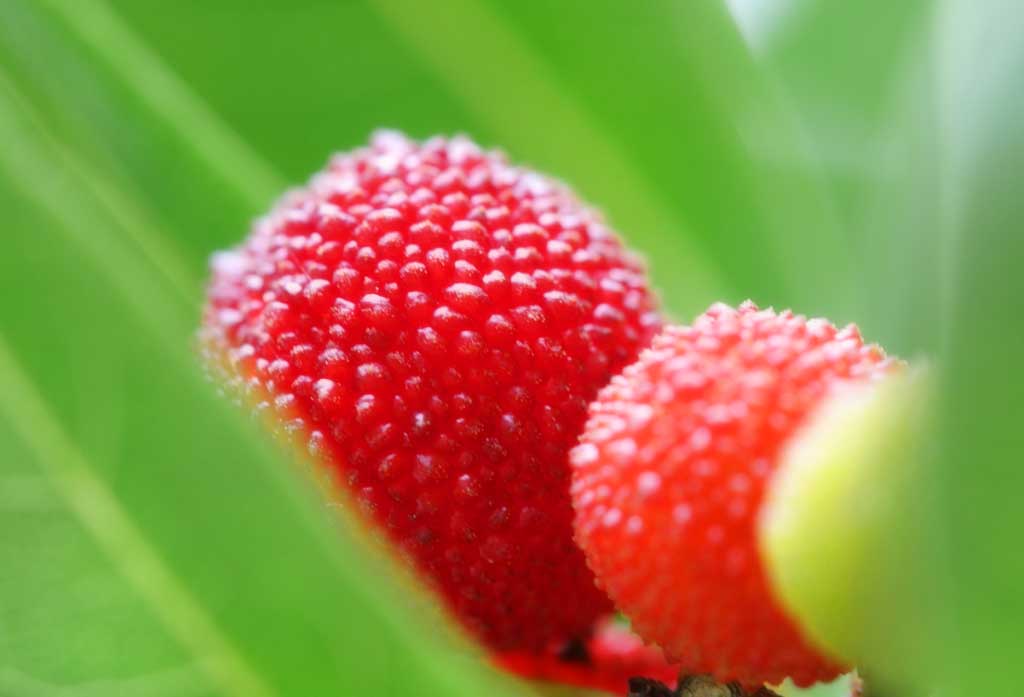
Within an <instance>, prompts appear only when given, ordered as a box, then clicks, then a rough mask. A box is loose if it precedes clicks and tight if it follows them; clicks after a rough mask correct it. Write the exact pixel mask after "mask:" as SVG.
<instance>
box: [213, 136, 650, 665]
mask: <svg viewBox="0 0 1024 697" xmlns="http://www.w3.org/2000/svg"><path fill="white" fill-rule="evenodd" d="M652 307H653V300H652V296H651V294H650V292H649V291H648V288H647V283H646V280H645V276H644V273H643V270H642V268H641V266H640V264H639V263H638V262H637V260H636V259H635V258H633V257H632V256H631V255H629V254H628V253H627V252H626V251H625V250H624V249H623V247H622V245H621V244H620V242H619V241H618V239H617V238H616V236H615V235H614V234H613V233H612V232H611V231H610V230H609V229H608V228H606V227H605V226H604V225H603V224H602V222H601V221H600V218H599V217H598V215H597V214H596V213H595V212H594V211H592V210H590V209H588V208H586V207H584V206H583V205H582V204H581V203H580V202H579V201H578V200H577V199H576V198H575V197H574V196H573V195H572V193H571V192H570V191H569V190H568V189H566V188H565V187H564V186H563V185H561V184H559V183H557V182H555V181H552V180H551V179H548V178H546V177H544V176H542V175H540V174H537V173H534V172H530V171H528V170H525V169H521V168H518V167H514V166H511V165H509V164H507V163H506V161H505V160H504V159H503V157H502V156H500V155H499V154H496V153H492V152H484V151H482V150H481V149H479V148H478V147H477V146H476V145H475V144H473V143H472V142H471V141H469V140H467V139H466V138H462V137H457V138H453V139H451V140H445V139H442V138H435V139H432V140H429V141H427V142H425V143H423V144H418V143H415V142H413V141H411V140H408V139H407V138H405V137H404V136H402V135H400V134H395V133H380V134H378V135H376V136H375V137H374V139H373V141H372V143H371V145H370V146H369V147H368V148H364V149H361V150H357V151H355V152H353V153H350V154H345V155H339V156H337V157H336V158H334V159H333V160H332V161H331V162H330V163H329V165H328V166H327V168H326V169H325V171H323V172H322V173H320V174H318V175H316V176H315V177H314V178H313V179H312V181H311V182H310V184H309V186H308V187H307V188H305V189H304V190H301V191H297V192H294V193H291V194H289V195H288V196H287V197H286V198H285V199H284V200H283V201H282V202H281V203H280V204H279V205H278V207H277V208H275V209H274V210H273V211H272V212H271V213H270V215H269V216H268V217H266V218H264V219H262V220H259V221H257V223H256V224H255V226H254V228H253V230H252V232H251V234H250V236H249V238H248V239H247V240H246V241H245V242H244V243H243V244H242V245H241V246H240V247H238V248H237V249H235V250H233V251H230V252H226V253H221V254H218V255H216V256H215V258H214V262H213V280H212V283H211V285H210V289H209V303H208V306H207V309H206V313H205V320H204V330H203V339H204V343H205V345H206V346H207V347H209V352H210V358H211V360H217V359H218V357H226V359H227V363H228V365H229V370H230V371H231V372H233V374H234V375H235V377H236V378H237V381H238V382H240V383H241V384H243V385H245V386H248V389H250V390H251V391H252V392H253V393H254V396H255V398H256V399H257V400H264V404H265V405H266V406H267V407H269V408H271V409H276V410H277V411H278V412H279V413H280V418H281V419H282V420H283V421H285V422H286V423H287V424H288V425H289V429H290V430H292V431H293V432H297V433H300V434H303V435H304V436H305V437H306V438H308V443H309V446H310V448H311V449H312V450H314V451H315V452H316V453H318V455H319V456H320V457H322V459H323V460H324V461H325V462H326V463H327V464H328V465H329V467H330V468H331V469H332V470H333V471H334V472H335V473H336V474H337V477H336V478H337V479H338V480H339V481H341V482H343V483H344V484H345V485H347V488H348V490H349V491H350V492H352V493H354V494H355V495H356V497H357V498H358V499H359V500H360V501H361V503H362V504H363V508H365V509H367V510H368V511H369V513H370V515H371V517H372V519H374V520H375V521H376V522H377V523H378V524H379V525H380V526H382V527H383V528H384V529H385V530H386V531H387V534H388V535H389V537H390V538H391V540H393V541H394V542H395V543H396V544H397V545H398V547H399V548H400V549H401V550H402V551H403V553H404V555H405V556H407V557H411V558H412V559H413V560H414V562H415V564H416V566H417V567H418V568H419V570H420V571H421V572H423V574H424V575H425V576H426V577H427V578H429V579H430V580H431V581H432V583H433V585H434V586H436V588H437V589H439V591H440V593H441V594H442V596H443V597H444V598H445V600H446V601H447V604H448V606H449V607H450V608H451V609H452V610H453V611H454V613H455V615H456V616H457V617H458V618H460V619H461V620H462V621H463V622H464V623H465V624H466V625H468V626H469V627H470V628H471V629H472V630H473V631H474V632H475V633H476V634H477V635H478V636H479V637H481V638H482V639H483V640H484V641H485V642H487V643H488V644H489V645H490V646H491V647H493V648H495V649H513V648H514V649H534V648H539V647H542V646H547V645H549V644H550V643H551V642H556V641H559V640H562V639H565V638H566V637H570V636H575V635H580V634H585V633H586V631H587V630H588V628H589V626H590V625H591V624H592V622H593V621H594V620H595V618H597V617H598V616H600V615H601V613H603V612H605V611H607V610H608V608H609V602H608V600H607V598H606V597H605V596H604V595H603V593H601V592H600V591H599V590H598V589H596V588H595V586H594V580H593V576H592V574H591V572H590V571H589V569H588V568H587V566H586V564H585V562H584V559H583V556H582V553H581V552H580V551H579V549H578V548H577V547H576V546H575V544H574V543H573V539H572V508H571V504H570V500H569V478H570V475H569V466H568V451H569V449H570V448H571V447H572V445H573V444H574V443H575V441H576V438H577V436H578V435H579V432H580V431H581V430H582V426H583V423H584V421H585V419H586V408H587V403H588V402H589V401H590V400H591V399H592V398H593V397H594V395H595V394H596V393H597V390H598V388H600V387H601V386H602V385H604V384H605V383H606V382H607V381H608V379H609V378H610V377H611V375H612V374H614V373H615V372H616V371H617V370H618V369H619V368H621V367H622V366H623V365H625V364H626V363H628V362H629V361H631V360H633V359H634V358H635V357H636V354H637V353H638V351H639V350H640V348H641V347H642V346H644V345H645V344H646V343H648V341H649V339H650V337H651V336H652V334H653V333H654V331H656V329H657V326H656V325H657V317H656V314H655V313H654V312H653V310H652Z"/></svg>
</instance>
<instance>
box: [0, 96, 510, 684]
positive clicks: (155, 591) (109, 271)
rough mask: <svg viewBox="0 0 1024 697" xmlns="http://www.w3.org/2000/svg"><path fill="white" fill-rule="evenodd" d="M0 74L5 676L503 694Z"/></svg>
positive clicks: (0, 620)
mask: <svg viewBox="0 0 1024 697" xmlns="http://www.w3.org/2000/svg"><path fill="white" fill-rule="evenodd" d="M0 87H2V89H0V140H2V141H3V142H4V143H5V144H6V145H5V147H4V148H3V151H2V153H0V202H2V205H3V208H4V211H5V216H6V224H7V225H8V226H9V230H11V231H12V234H9V235H8V236H7V237H5V254H4V255H3V257H2V260H0V294H2V297H4V298H12V299H13V298H16V299H17V301H16V302H14V303H10V304H5V311H4V313H3V315H2V320H0V322H2V324H0V332H2V334H0V335H2V337H3V339H2V340H0V414H2V415H3V424H4V428H3V429H2V430H0V436H2V441H0V445H2V446H3V462H4V463H5V464H4V467H3V470H2V474H0V476H2V480H3V481H4V483H5V486H4V487H3V492H4V495H3V497H2V498H0V501H2V505H0V510H2V511H3V513H2V515H4V517H5V524H4V530H5V534H4V535H3V537H2V538H0V544H3V553H2V556H3V558H4V559H5V560H12V561H11V562H9V566H8V567H7V568H14V569H15V573H14V574H13V575H12V574H4V581H3V585H2V595H0V599H2V600H0V626H3V628H4V629H3V633H2V636H3V639H2V642H3V643H2V646H3V647H4V652H3V654H2V664H0V681H2V682H0V686H3V688H4V691H14V692H15V693H25V692H27V693H30V694H31V693H36V694H53V693H55V692H56V691H58V690H59V689H63V687H64V686H75V688H76V689H81V690H82V691H83V692H88V691H89V690H92V691H94V692H103V691H104V690H111V691H113V692H121V693H127V692H129V691H130V690H134V689H138V690H139V693H140V694H148V693H155V694H156V693H160V692H161V691H162V692H163V693H165V694H167V693H173V694H189V693H191V694H236V695H271V694H317V693H334V694H345V693H347V692H350V691H355V692H356V693H364V694H391V693H397V692H399V691H403V690H405V687H404V686H405V685H407V684H408V683H409V682H410V681H414V682H415V684H416V685H417V688H416V689H417V692H418V693H422V694H439V695H440V694H443V695H449V694H466V695H469V694H479V691H480V690H481V689H486V690H488V691H492V690H493V691H494V693H495V694H502V690H503V689H507V688H503V687H502V681H501V680H498V679H497V678H496V677H492V676H490V675H489V673H490V671H489V670H488V669H486V668H485V667H484V664H483V662H482V660H481V659H480V657H479V656H477V655H476V653H475V652H474V651H473V650H472V649H470V648H469V647H468V645H466V644H464V643H463V642H462V640H461V639H460V638H459V637H458V636H457V632H456V631H455V630H454V629H450V628H448V627H447V626H446V627H444V628H441V629H440V631H439V628H437V627H429V628H428V626H427V624H426V622H427V619H426V618H431V619H432V621H434V622H436V620H437V615H435V614H433V613H432V612H428V611H427V610H426V607H427V601H426V600H425V599H422V598H419V597H418V594H417V593H415V592H413V593H411V594H410V590H409V588H407V587H406V586H405V585H404V584H400V583H398V578H399V577H400V576H399V575H397V574H395V572H394V568H393V567H392V566H391V564H390V563H389V562H387V561H385V560H382V559H380V558H377V556H376V555H370V554H368V553H367V551H366V550H364V549H361V547H359V546H356V545H354V544H353V542H352V541H351V539H352V538H351V536H345V535H342V534H340V532H339V530H338V525H337V520H336V519H335V516H334V515H332V514H330V513H329V512H328V509H327V508H326V507H325V505H324V504H323V502H322V501H320V500H319V499H318V498H317V497H316V496H314V495H313V494H312V493H311V492H310V491H309V488H310V487H309V486H302V485H301V481H302V480H301V479H300V478H299V477H296V476H293V475H292V474H291V473H290V472H289V470H288V469H287V468H286V467H285V466H283V464H282V462H281V460H282V458H281V457H280V455H277V454H275V453H274V451H273V450H272V449H269V448H268V447H267V445H266V443H265V442H264V440H263V438H262V437H261V436H259V435H258V434H257V433H256V432H255V431H254V430H253V429H252V428H251V427H249V426H244V425H242V424H240V423H239V422H238V414H237V413H236V411H235V409H234V407H232V406H231V405H229V404H227V403H226V402H225V401H224V400H223V399H221V398H219V397H217V396H216V395H214V394H213V391H212V389H211V387H210V386H209V385H208V384H207V383H206V382H205V380H204V379H203V378H202V377H201V376H200V374H199V371H198V366H197V362H196V359H195V357H194V356H192V355H191V352H190V351H189V346H190V345H191V334H192V326H193V320H192V319H191V318H192V317H193V316H194V313H195V310H194V309H191V308H190V307H189V305H190V304H191V303H189V302H186V301H183V299H182V296H181V294H180V293H178V292H177V291H176V290H175V284H174V283H173V279H174V278H175V277H176V276H175V274H174V273H173V272H171V271H169V270H168V269H167V268H164V267H163V266H162V262H163V257H162V256H161V255H160V254H159V253H157V252H155V251H154V250H155V249H156V247H154V246H151V245H147V244H146V243H145V241H144V239H143V237H142V236H144V235H148V234H150V233H151V232H152V231H150V230H148V229H145V228H137V229H132V227H133V226H134V225H136V224H139V221H138V220H137V219H136V218H135V217H134V216H133V215H132V214H131V213H130V212H128V213H126V212H124V211H122V210H119V207H118V206H119V202H122V201H123V196H122V192H115V194H114V195H112V196H104V195H103V192H104V191H105V190H106V189H105V186H106V185H105V184H104V185H103V186H100V187H99V189H97V187H96V185H95V182H88V181H86V176H85V175H86V174H87V172H88V170H87V169H84V168H82V167H79V166H76V165H75V164H74V161H73V160H69V159H68V155H67V153H66V152H65V151H64V150H63V149H62V147H61V145H60V144H59V143H58V142H57V141H56V139H55V138H53V137H51V136H50V135H49V134H48V133H46V132H45V131H44V130H42V129H41V127H40V124H41V122H42V120H41V119H40V118H39V117H38V115H37V114H35V113H33V112H32V110H31V107H30V106H29V104H28V100H27V99H26V98H25V97H24V95H22V94H20V93H19V92H18V91H17V89H16V88H15V87H14V86H13V84H12V83H10V82H3V83H0ZM140 241H141V243H140ZM26 509H27V510H26ZM427 636H429V637H430V639H429V640H425V639H424V637H427ZM439 636H440V637H441V639H442V640H441V641H438V637H439ZM445 636H450V639H448V640H445V639H444V637H445ZM452 666H457V667H458V668H457V669H455V670H451V669H450V667H452Z"/></svg>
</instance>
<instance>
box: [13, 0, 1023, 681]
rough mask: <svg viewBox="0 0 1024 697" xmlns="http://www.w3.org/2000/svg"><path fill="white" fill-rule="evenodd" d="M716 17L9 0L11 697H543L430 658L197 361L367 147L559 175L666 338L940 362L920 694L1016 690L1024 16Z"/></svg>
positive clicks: (928, 486)
mask: <svg viewBox="0 0 1024 697" xmlns="http://www.w3.org/2000/svg"><path fill="white" fill-rule="evenodd" d="M730 5H731V9H730V7H726V6H725V5H722V4H720V3H718V2H712V1H711V0H692V1H691V0H675V1H669V0H650V1H646V2H625V1H622V2H613V1H612V0H550V1H547V2H541V1H540V0H526V1H524V2H498V1H497V0H438V1H437V2H426V1H421V0H406V1H400V2H392V1H389V0H372V1H370V2H355V1H352V2H328V1H327V0H320V1H314V0H305V1H301V2H290V3H286V2H276V3H275V2H242V1H241V0H237V1H234V0H216V1H213V2H200V1H198V0H189V1H187V0H180V1H177V2H172V1H170V0H116V1H114V2H109V3H108V2H99V1H96V0H3V2H0V211H2V216H3V217H2V232H0V242H2V245H0V695H8V694H10V695H15V696H20V695H58V694H59V695H76V696H79V695H94V694H95V695H112V694H113V695H121V694H123V695H176V696H177V695H212V694H236V695H264V694H266V695H270V694H283V695H312V694H337V695H350V694H351V695H357V694H360V695H362V694H365V695H392V694H394V695H398V694H415V695H435V694H436V695H479V694H488V695H491V694H493V695H504V694H508V695H512V694H529V693H530V692H531V691H533V690H534V689H535V688H534V687H532V686H528V685H525V684H522V683H518V682H515V681H512V680H509V679H506V678H503V677H500V676H496V675H493V674H492V673H491V672H490V671H488V670H486V669H484V668H482V667H481V665H480V662H479V661H478V660H477V657H476V656H475V654H474V653H473V650H472V649H471V648H469V647H468V646H466V645H464V644H462V643H461V642H459V641H458V640H456V639H452V640H451V641H447V640H441V641H439V640H438V635H439V632H438V630H437V627H436V626H434V625H435V624H436V622H437V619H436V618H434V617H432V616H431V615H430V613H429V612H425V611H424V610H423V608H422V604H423V603H422V601H421V600H420V599H418V598H416V597H414V596H415V594H412V597H411V595H410V591H409V589H408V588H407V587H406V586H405V585H404V584H402V583H399V582H395V581H394V580H393V574H392V573H390V572H389V569H388V568H387V566H386V562H383V561H382V560H380V559H378V558H376V556H375V555H373V554H368V553H367V552H366V551H365V550H363V549H362V548H361V547H359V546H358V545H356V544H354V543H353V540H352V539H351V538H350V536H347V535H346V534H345V533H344V532H343V531H341V532H339V530H337V529H336V527H337V526H336V524H335V523H334V522H333V518H332V517H331V516H328V515H324V514H323V513H322V511H321V510H320V507H318V506H316V505H315V504H313V503H311V501H312V500H313V499H311V497H310V495H309V492H307V491H305V490H304V489H303V488H302V486H301V485H300V484H299V483H298V482H297V478H295V477H292V476H290V474H289V472H288V470H287V468H286V467H284V466H282V465H281V463H280V459H281V458H280V455H279V454H277V453H275V451H274V450H273V448H270V447H268V446H267V444H266V443H265V442H264V440H263V439H262V437H261V436H260V435H258V434H257V432H256V430H255V429H254V428H253V427H252V426H251V425H250V424H248V423H246V422H244V421H243V420H241V419H240V417H239V415H238V414H237V413H236V412H235V410H234V409H232V408H231V407H230V406H227V405H225V404H223V403H222V401H221V399H220V398H219V397H218V396H216V395H214V394H213V393H212V390H211V388H210V387H209V386H208V385H207V384H206V383H205V381H204V380H203V378H202V377H201V375H200V374H199V371H198V369H197V367H196V365H195V359H194V356H193V354H192V353H191V341H192V339H191V336H192V332H193V328H194V326H195V324H196V322H197V318H198V312H199V306H200V303H201V299H202V288H203V280H204V277H205V274H206V260H207V258H208V256H209V254H210V253H211V252H212V251H213V250H216V249H219V248H223V247H225V246H228V245H231V244H234V243H236V242H237V241H238V240H239V239H240V238H241V237H242V235H243V234H244V233H245V231H246V229H247V226H248V224H249V221H250V220H251V219H252V218H253V217H254V216H256V215H258V214H259V213H260V212H262V211H264V210H266V209H267V207H268V206H269V204H270V203H271V201H272V200H273V198H274V197H275V196H276V195H277V194H279V193H280V192H281V191H282V190H283V189H284V188H285V187H286V186H288V185H294V184H299V183H301V182H303V181H304V180H305V179H306V178H307V177H308V176H309V175H310V174H311V173H312V172H313V171H315V170H316V169H318V168H320V167H321V166H322V165H323V164H324V162H325V161H326V159H327V157H328V156H329V154H330V153H331V152H334V151H337V150H343V149H349V148H351V147H354V146H356V145H358V144H361V143H363V142H365V141H366V139H367V137H368V135H369V133H370V132H371V131H373V130H374V129H376V128H379V127H392V128H400V129H402V130H405V131H407V132H408V133H410V134H412V135H414V136H417V137H424V136H427V135H431V134H434V133H454V132H465V133H468V134H470V135H471V136H473V137H474V138H476V139H477V140H479V141H480V142H482V143H483V144H485V145H489V146H491V145H493V146H499V147H501V148H502V149H504V150H506V151H507V152H508V153H509V154H510V156H511V157H512V158H513V159H515V160H517V161H522V162H526V163H529V164H531V165H533V166H535V167H537V168H538V169H542V170H544V171H549V172H552V173H554V174H556V175H558V176H559V177H562V178H564V179H566V180H567V181H569V182H570V183H572V184H573V185H574V186H575V187H576V188H577V189H578V190H579V191H580V192H581V193H582V194H583V195H584V196H585V197H586V198H587V199H588V200H590V201H592V202H594V203H596V204H597V205H599V206H600V207H601V208H602V209H603V210H604V211H605V212H606V214H607V216H608V217H609V219H610V220H611V222H612V223H613V225H614V226H615V227H616V228H617V229H618V230H620V231H621V233H622V234H623V235H624V236H625V237H626V238H627V239H628V240H629V242H630V243H631V244H632V245H633V246H635V247H636V248H638V249H639V250H640V251H641V252H643V253H644V254H645V255H646V256H647V258H648V259H649V261H650V264H651V267H652V274H653V276H654V278H655V280H656V282H657V283H658V286H659V289H660V291H661V295H662V299H663V302H664V304H665V306H666V308H667V309H668V310H669V312H670V313H672V314H673V315H674V316H675V317H676V318H678V319H680V320H682V321H686V320H688V319H690V318H691V317H693V316H694V315H695V314H696V313H698V312H700V311H701V310H702V309H703V308H704V307H706V306H707V305H708V304H709V303H710V302H713V301H715V300H725V301H728V302H731V303H736V302H739V301H742V300H744V299H746V298H752V299H754V300H755V301H757V302H758V303H759V304H762V305H765V306H767V305H774V306H776V307H779V308H782V307H792V308H794V309H795V310H797V311H799V312H802V313H806V314H813V315H819V314H820V315H825V316H828V317H829V318H831V319H832V320H834V321H835V322H837V323H846V322H851V321H855V322H857V323H858V324H859V325H860V327H861V329H862V330H863V332H864V334H865V336H866V337H867V338H868V339H870V340H876V341H879V342H881V343H882V344H883V345H884V346H885V347H886V348H887V349H888V350H890V351H891V352H893V353H897V354H899V355H903V356H906V357H911V358H922V359H927V360H929V361H931V362H933V363H934V364H935V365H936V366H937V372H938V373H939V375H940V377H941V380H940V382H941V389H940V390H939V393H940V402H939V403H938V404H937V408H938V411H939V413H940V415H941V426H940V428H938V429H937V430H936V432H935V433H934V444H935V447H934V448H933V449H932V450H933V451H934V454H933V456H932V458H931V461H930V462H929V465H930V466H929V469H928V471H929V472H930V473H931V475H932V476H930V477H929V479H928V481H926V482H922V493H921V495H922V496H923V497H924V498H926V499H927V500H928V501H929V502H930V504H929V505H930V507H931V508H930V510H931V513H932V520H931V525H930V528H929V544H928V545H927V550H924V551H923V552H922V553H921V554H920V555H917V556H915V557H914V558H911V559H908V560H907V564H908V573H913V574H916V575H917V577H919V578H920V579H922V580H921V583H922V592H926V593H929V594H933V595H934V596H935V598H936V601H937V603H938V606H939V607H941V613H940V614H941V616H940V617H938V618H937V619H938V620H939V621H938V622H937V623H936V624H937V625H938V627H939V629H937V630H935V631H929V632H928V634H927V635H926V636H925V635H922V636H921V637H920V641H921V642H924V643H925V644H927V646H928V647H929V650H928V652H927V653H928V654H929V655H930V656H931V662H930V664H929V665H928V668H927V672H928V676H927V677H925V676H922V681H923V682H924V681H928V682H931V681H933V680H934V683H935V684H939V685H942V686H944V687H943V691H942V694H950V695H960V694H963V695H989V694H991V695H995V694H1007V693H1009V692H1008V691H1010V690H1013V689H1016V688H1017V686H1018V685H1019V682H1020V680H1019V677H1017V675H1016V671H1017V666H1020V665H1024V660H1022V659H1024V655H1022V653H1024V642H1022V641H1021V639H1020V636H1019V628H1020V626H1021V621H1022V619H1024V593H1022V592H1021V588H1022V587H1024V554H1022V553H1021V551H1020V550H1021V543H1020V537H1021V535H1022V533H1024V507H1022V506H1021V505H1020V503H1019V501H1020V493H1019V492H1021V491H1022V490H1024V469H1022V467H1021V465H1022V464H1024V462H1022V457H1021V455H1022V453H1024V443H1022V440H1024V436H1022V433H1024V429H1021V428H1020V426H1019V421H1020V420H1021V418H1022V417H1024V403H1022V402H1024V391H1022V386H1024V379H1022V377H1021V371H1020V365H1019V364H1020V356H1021V355H1022V353H1024V330H1022V324H1021V319H1020V312H1021V310H1022V308H1024V301H1022V299H1021V298H1022V294H1021V292H1022V290H1024V279H1022V274H1021V271H1020V265H1021V263H1022V262H1024V235H1022V230H1021V223H1020V218H1021V216H1020V212H1021V203H1020V199H1021V195H1020V187H1021V181H1022V175H1024V90H1022V89H1021V81H1020V77H1019V76H1020V75H1021V74H1022V70H1024V43H1022V42H1021V41H1020V39H1019V37H1020V36H1021V35H1024V19H1022V17H1024V13H1021V12H1020V10H1019V7H1017V6H1016V3H1015V2H1014V1H1013V0H986V1H985V2H974V1H972V0H950V1H947V2H919V1H917V0H908V1H907V2H900V3H892V2H883V1H882V0H863V1H862V2H834V1H831V0H791V1H790V0H777V1H772V0H763V1H757V0H734V1H733V2H731V3H730ZM925 552H926V553H925ZM866 574H867V578H870V570H867V571H866ZM865 612H866V613H868V614H869V615H870V612H871V609H870V608H868V609H866V610H865ZM877 619H878V621H904V620H905V618H898V617H896V618H877ZM442 634H443V633H442Z"/></svg>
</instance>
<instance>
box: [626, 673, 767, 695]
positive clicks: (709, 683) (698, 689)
mask: <svg viewBox="0 0 1024 697" xmlns="http://www.w3.org/2000/svg"><path fill="white" fill-rule="evenodd" d="M627 697H779V695H778V694H777V693H775V692H773V691H772V690H770V689H769V688H767V687H759V688H758V689H756V690H754V691H753V692H748V691H746V690H744V689H743V687H741V686H740V684H739V683H735V682H731V683H728V684H722V683H720V682H718V681H716V680H715V679H714V678H712V677H711V676H708V675H680V676H679V684H678V686H677V687H676V689H674V690H673V689H672V688H670V687H669V686H668V685H666V684H665V683H663V682H661V681H659V680H654V679H653V678H630V679H629V694H628V695H627Z"/></svg>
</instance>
